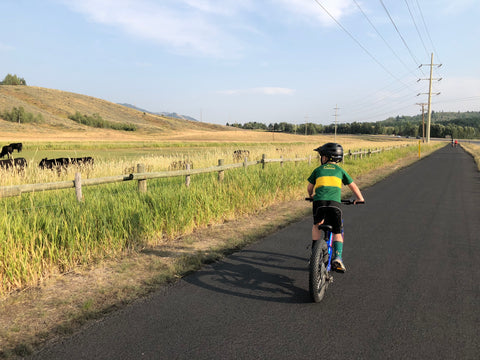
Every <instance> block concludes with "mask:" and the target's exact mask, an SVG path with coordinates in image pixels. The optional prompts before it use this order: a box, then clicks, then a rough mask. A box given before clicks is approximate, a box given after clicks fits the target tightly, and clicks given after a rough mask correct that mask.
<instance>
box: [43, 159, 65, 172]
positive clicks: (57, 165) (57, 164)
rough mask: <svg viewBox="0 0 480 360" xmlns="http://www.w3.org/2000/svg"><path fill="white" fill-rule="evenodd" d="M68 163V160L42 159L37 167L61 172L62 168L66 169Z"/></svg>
mask: <svg viewBox="0 0 480 360" xmlns="http://www.w3.org/2000/svg"><path fill="white" fill-rule="evenodd" d="M69 163H70V159H69V158H56V159H50V160H49V159H47V158H45V159H42V161H40V164H38V166H40V168H41V169H52V170H53V169H57V170H61V169H62V168H65V169H66V168H67V166H68V164H69Z"/></svg>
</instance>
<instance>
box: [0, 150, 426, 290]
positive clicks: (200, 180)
mask: <svg viewBox="0 0 480 360" xmlns="http://www.w3.org/2000/svg"><path fill="white" fill-rule="evenodd" d="M416 151H417V150H416V148H415V147H409V148H403V149H398V150H393V151H389V152H384V153H382V154H378V155H373V156H372V157H371V158H366V159H362V160H357V161H350V160H347V161H346V162H345V164H344V167H345V169H346V170H347V171H349V172H350V173H351V174H352V176H354V177H357V176H359V175H360V174H362V173H365V172H368V171H371V170H373V169H375V168H376V167H378V166H381V165H383V164H387V163H391V162H393V161H395V160H396V159H398V158H399V157H405V156H409V155H411V154H413V153H415V152H416ZM316 166H318V162H312V164H311V165H309V164H308V163H307V162H302V163H297V165H295V164H294V163H285V164H284V166H283V167H282V166H281V165H280V164H278V163H270V164H267V165H266V167H265V169H262V167H261V166H251V167H248V168H247V169H244V168H239V169H235V170H228V171H226V172H225V177H224V180H223V182H221V183H219V182H218V179H217V174H216V173H213V174H202V175H192V177H191V185H190V187H189V188H186V186H185V183H184V181H185V180H184V178H181V177H179V178H168V179H155V180H149V181H148V189H147V193H139V192H138V191H137V184H136V183H135V182H125V183H118V184H110V185H101V186H92V187H85V188H84V189H83V194H84V197H85V201H84V202H83V203H78V202H77V200H76V197H75V193H74V191H73V190H58V191H50V192H44V193H34V194H24V195H22V196H21V197H16V198H5V199H2V202H1V204H2V205H1V210H2V215H1V216H0V294H2V295H4V294H6V293H8V292H9V291H12V290H14V289H18V288H21V287H24V286H28V285H32V284H37V283H38V282H40V281H42V279H44V278H45V277H48V276H49V275H51V274H53V273H62V272H66V271H69V270H71V269H73V268H75V266H77V265H79V264H90V263H95V262H97V261H100V260H101V259H103V258H106V257H115V256H118V255H120V254H122V253H124V252H125V251H127V250H129V249H136V248H139V247H142V246H147V245H155V244H159V243H162V242H164V241H168V240H170V239H173V238H174V237H176V236H179V235H181V234H187V233H189V232H191V231H193V229H195V228H197V227H203V226H206V225H209V224H213V223H220V222H223V221H225V220H228V219H234V218H236V217H239V216H243V215H245V214H251V213H254V212H257V211H258V210H259V209H262V208H266V207H268V206H269V205H271V204H273V203H275V202H279V201H285V200H291V199H298V198H301V197H303V196H304V195H305V193H306V190H305V189H306V179H307V177H308V176H309V175H310V173H311V171H312V170H313V169H314V168H315V167H316Z"/></svg>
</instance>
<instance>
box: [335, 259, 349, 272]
mask: <svg viewBox="0 0 480 360" xmlns="http://www.w3.org/2000/svg"><path fill="white" fill-rule="evenodd" d="M332 268H333V270H335V271H338V272H342V273H344V272H345V271H347V269H346V268H345V265H343V261H342V259H341V258H335V259H333V261H332Z"/></svg>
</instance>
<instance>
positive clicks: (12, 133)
mask: <svg viewBox="0 0 480 360" xmlns="http://www.w3.org/2000/svg"><path fill="white" fill-rule="evenodd" d="M20 107H22V108H23V109H24V110H25V112H26V113H30V114H32V115H33V116H35V117H36V118H40V119H41V120H40V121H38V122H32V123H25V124H18V123H15V122H10V121H4V120H3V119H0V128H1V136H2V137H3V138H5V137H14V138H18V137H21V138H25V137H28V138H31V137H32V136H33V137H35V136H36V135H37V136H38V137H39V138H58V137H62V138H69V137H71V138H73V139H74V138H92V137H93V138H99V139H102V138H105V137H114V138H115V140H120V138H122V137H125V139H130V138H141V139H145V138H150V137H157V136H162V135H167V134H168V135H171V134H178V133H179V132H203V131H225V132H230V131H234V130H233V129H231V128H229V127H226V126H221V125H213V124H207V123H202V122H197V121H189V120H183V119H176V118H170V117H166V116H160V115H154V114H149V113H144V112H142V111H138V110H134V109H131V108H128V107H126V106H122V105H119V104H115V103H112V102H109V101H106V100H102V99H98V98H94V97H91V96H86V95H80V94H75V93H71V92H66V91H60V90H54V89H46V88H41V87H35V86H13V85H2V86H0V114H2V113H3V112H4V111H12V109H13V108H20ZM76 112H79V113H81V114H82V115H83V114H85V115H88V116H91V115H94V114H98V115H99V116H100V117H101V118H102V119H103V120H105V121H107V122H111V123H119V124H133V125H134V126H135V127H136V129H137V130H136V131H129V132H128V131H118V130H105V129H98V128H92V127H89V126H86V125H82V124H79V123H76V122H74V121H72V120H70V119H69V118H68V117H69V116H71V115H73V114H75V113H76Z"/></svg>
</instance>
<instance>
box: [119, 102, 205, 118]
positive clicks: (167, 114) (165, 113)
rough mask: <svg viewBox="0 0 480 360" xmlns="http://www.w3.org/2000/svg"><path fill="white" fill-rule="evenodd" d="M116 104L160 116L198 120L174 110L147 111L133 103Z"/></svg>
mask: <svg viewBox="0 0 480 360" xmlns="http://www.w3.org/2000/svg"><path fill="white" fill-rule="evenodd" d="M118 105H122V106H126V107H128V108H130V109H134V110H138V111H141V112H144V113H148V114H153V115H160V116H167V117H171V118H175V119H182V120H191V121H198V120H197V119H195V118H193V117H191V116H187V115H180V114H177V113H175V112H173V113H169V112H152V111H148V110H145V109H142V108H139V107H136V106H135V105H132V104H126V103H123V104H120V103H118Z"/></svg>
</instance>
